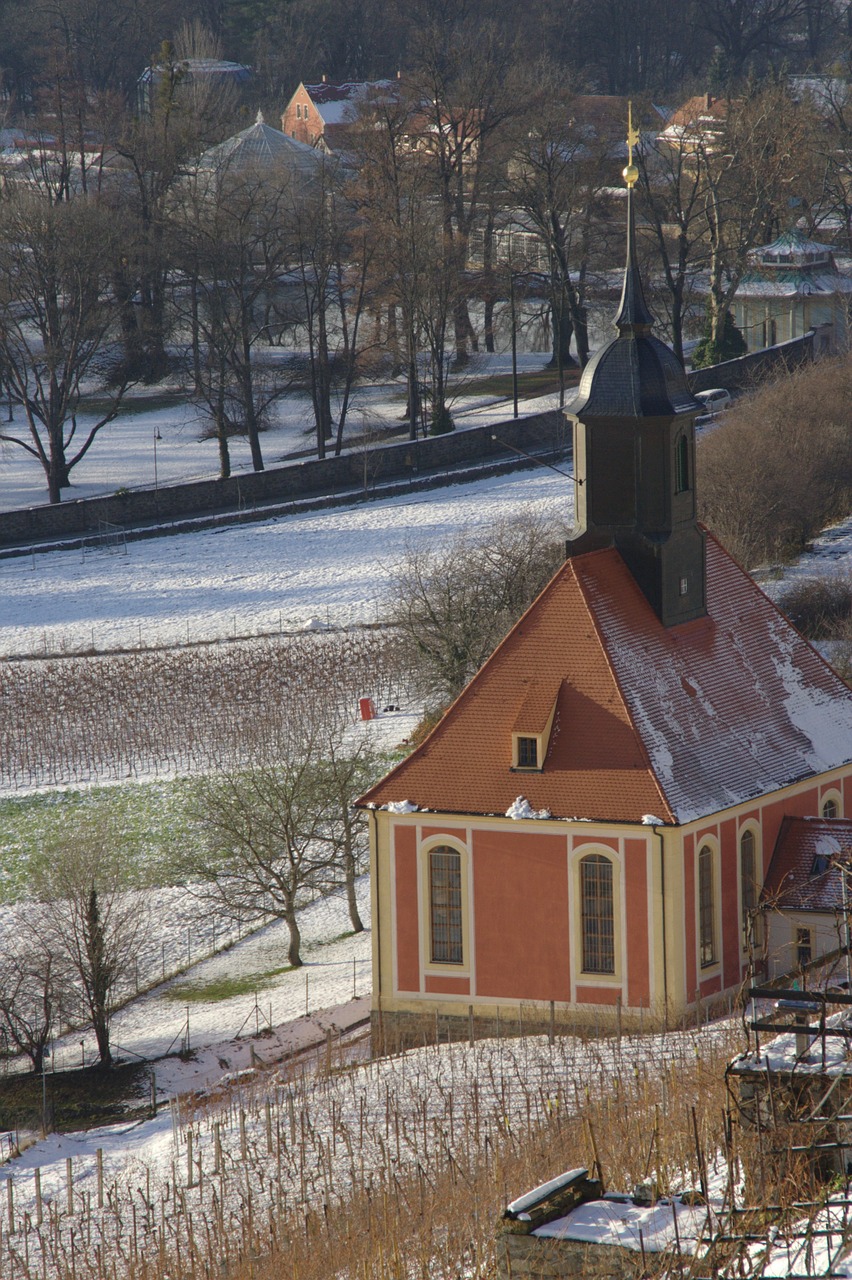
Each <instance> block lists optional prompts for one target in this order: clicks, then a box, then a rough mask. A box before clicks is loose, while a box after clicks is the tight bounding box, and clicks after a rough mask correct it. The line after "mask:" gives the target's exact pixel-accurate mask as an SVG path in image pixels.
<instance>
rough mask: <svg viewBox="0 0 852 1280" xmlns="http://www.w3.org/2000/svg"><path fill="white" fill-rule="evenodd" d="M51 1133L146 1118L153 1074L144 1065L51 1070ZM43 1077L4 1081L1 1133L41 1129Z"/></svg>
mask: <svg viewBox="0 0 852 1280" xmlns="http://www.w3.org/2000/svg"><path fill="white" fill-rule="evenodd" d="M44 1086H45V1093H46V1095H47V1118H48V1128H50V1129H55V1130H58V1131H59V1132H64V1131H68V1130H73V1129H90V1128H92V1127H93V1126H95V1125H102V1124H112V1123H115V1122H116V1121H119V1120H126V1119H128V1117H129V1116H134V1115H137V1114H145V1113H146V1111H147V1098H148V1097H149V1096H150V1072H149V1069H148V1068H147V1067H146V1066H144V1065H142V1064H141V1063H138V1062H131V1063H120V1064H118V1065H117V1066H114V1067H110V1068H109V1070H106V1071H105V1070H103V1069H102V1068H100V1067H85V1068H78V1069H77V1070H76V1071H57V1072H56V1074H55V1075H54V1074H53V1073H52V1072H51V1071H50V1070H48V1072H47V1074H46V1076H45V1080H44ZM41 1123H42V1078H41V1076H40V1075H38V1076H37V1075H33V1074H32V1073H30V1074H28V1075H13V1076H4V1077H2V1078H0V1129H40V1128H41Z"/></svg>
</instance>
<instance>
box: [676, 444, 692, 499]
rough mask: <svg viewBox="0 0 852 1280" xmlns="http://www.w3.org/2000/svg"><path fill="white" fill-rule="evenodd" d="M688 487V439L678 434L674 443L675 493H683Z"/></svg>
mask: <svg viewBox="0 0 852 1280" xmlns="http://www.w3.org/2000/svg"><path fill="white" fill-rule="evenodd" d="M688 488H689V441H688V440H687V438H686V436H685V435H683V436H678V441H677V444H676V445H675V493H685V492H686V491H687V489H688Z"/></svg>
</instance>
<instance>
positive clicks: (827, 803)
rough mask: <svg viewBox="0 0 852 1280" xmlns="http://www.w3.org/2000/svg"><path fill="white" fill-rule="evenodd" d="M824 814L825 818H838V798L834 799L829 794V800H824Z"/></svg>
mask: <svg viewBox="0 0 852 1280" xmlns="http://www.w3.org/2000/svg"><path fill="white" fill-rule="evenodd" d="M822 816H823V817H824V818H836V817H837V801H836V800H834V799H832V798H831V797H830V796H829V798H828V800H824V801H823V806H822Z"/></svg>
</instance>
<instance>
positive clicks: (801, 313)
mask: <svg viewBox="0 0 852 1280" xmlns="http://www.w3.org/2000/svg"><path fill="white" fill-rule="evenodd" d="M850 306H852V278H850V277H849V276H847V275H844V274H843V272H842V271H840V269H839V268H838V266H837V263H836V262H835V260H834V253H833V250H832V248H831V246H830V245H827V244H820V243H819V242H818V241H816V240H809V239H808V238H807V236H806V235H804V233H803V232H801V231H796V230H793V231H785V232H784V234H783V235H780V236H779V237H778V239H777V240H773V241H772V243H771V244H765V245H761V246H760V247H759V248H757V249H753V250H752V252H751V254H750V255H749V270H748V272H747V274H746V275H745V276H744V277H743V279H742V281H741V283H740V286H739V289H738V290H737V294H736V297H735V299H734V305H733V311H734V319H735V320H736V323H737V326H738V327H739V329H740V330H741V331H742V333H743V336H744V338H745V340H746V342H747V343H748V349H749V351H760V350H762V349H763V348H764V347H772V346H775V344H776V343H779V342H788V341H789V340H790V339H791V338H800V337H801V336H802V334H803V333H807V332H808V330H809V329H816V330H817V332H818V333H819V334H820V337H821V339H822V341H821V344H820V345H821V348H822V349H823V350H825V349H828V350H843V349H845V348H846V347H847V346H848V343H849V326H850V319H849V317H850Z"/></svg>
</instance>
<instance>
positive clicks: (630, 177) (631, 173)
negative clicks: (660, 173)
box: [622, 100, 639, 187]
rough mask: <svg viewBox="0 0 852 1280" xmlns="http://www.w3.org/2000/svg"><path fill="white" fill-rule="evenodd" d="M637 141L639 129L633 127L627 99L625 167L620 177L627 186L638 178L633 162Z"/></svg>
mask: <svg viewBox="0 0 852 1280" xmlns="http://www.w3.org/2000/svg"><path fill="white" fill-rule="evenodd" d="M638 143H639V130H638V129H634V127H633V103H632V102H630V101H629V100H628V103H627V167H626V169H624V170H623V171H622V177H623V178H624V181H625V182H626V183H627V185H628V187H633V186H635V185H636V182H637V180H638V178H639V170H638V169H637V168H636V165H635V164H634V163H633V148H634V147H635V146H637V145H638Z"/></svg>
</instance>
